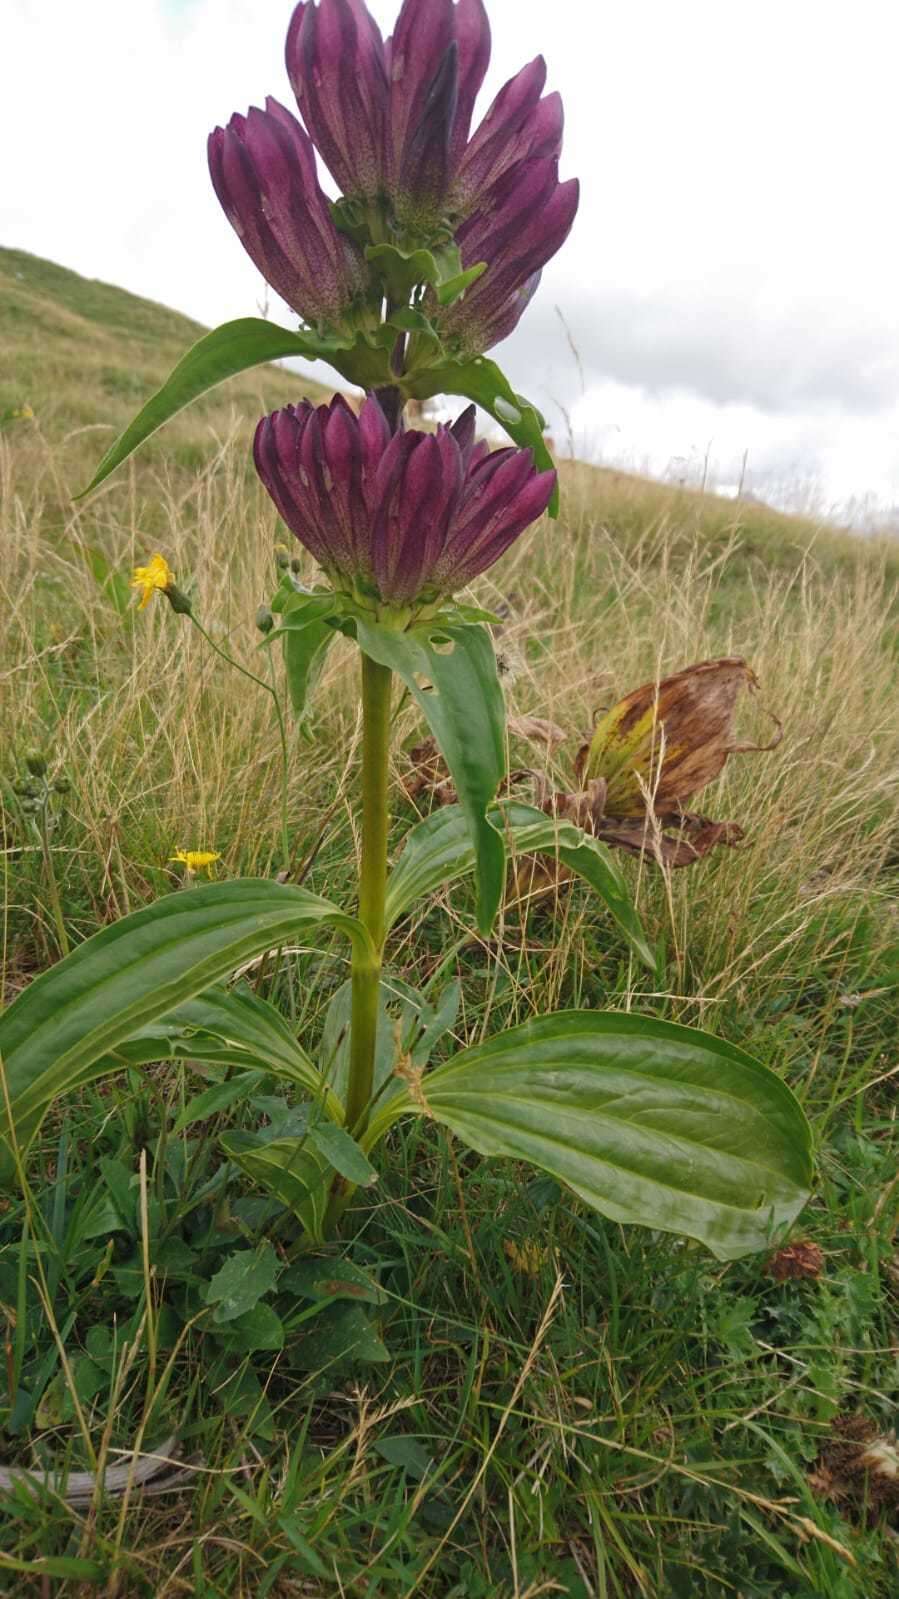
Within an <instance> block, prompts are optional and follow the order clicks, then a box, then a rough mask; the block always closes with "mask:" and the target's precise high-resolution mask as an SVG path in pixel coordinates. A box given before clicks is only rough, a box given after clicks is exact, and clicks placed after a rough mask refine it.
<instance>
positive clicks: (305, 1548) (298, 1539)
mask: <svg viewBox="0 0 899 1599" xmlns="http://www.w3.org/2000/svg"><path fill="white" fill-rule="evenodd" d="M276 1526H278V1527H280V1528H281V1531H282V1532H283V1534H284V1536H285V1538H286V1539H287V1541H288V1543H289V1544H290V1546H291V1548H292V1549H295V1550H296V1552H297V1554H298V1555H299V1556H300V1559H301V1560H302V1561H303V1562H304V1566H305V1569H306V1570H307V1571H308V1572H309V1574H310V1575H311V1576H313V1577H320V1578H321V1579H322V1580H323V1581H324V1582H327V1583H328V1584H329V1585H330V1583H331V1581H332V1580H333V1577H334V1572H333V1569H329V1568H328V1567H327V1566H326V1565H325V1562H324V1561H323V1560H322V1557H321V1555H320V1554H317V1553H316V1551H315V1549H314V1548H313V1546H312V1544H311V1543H310V1542H309V1539H308V1538H307V1537H305V1536H304V1534H303V1531H302V1527H301V1525H300V1512H299V1511H298V1510H295V1511H293V1513H292V1514H291V1515H283V1516H279V1517H278V1519H277V1522H276ZM269 1569H271V1568H269Z"/></svg>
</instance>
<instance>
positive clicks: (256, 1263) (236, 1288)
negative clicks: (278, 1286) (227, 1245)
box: [203, 1239, 278, 1322]
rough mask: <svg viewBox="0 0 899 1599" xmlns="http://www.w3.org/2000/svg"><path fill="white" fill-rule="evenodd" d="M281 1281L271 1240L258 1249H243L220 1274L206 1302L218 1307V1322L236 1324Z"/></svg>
mask: <svg viewBox="0 0 899 1599" xmlns="http://www.w3.org/2000/svg"><path fill="white" fill-rule="evenodd" d="M277 1279H278V1257H277V1255H276V1254H275V1251H274V1250H273V1248H272V1246H271V1244H270V1243H269V1242H268V1239H263V1240H262V1242H261V1243H260V1244H259V1245H258V1246H257V1248H256V1249H239V1250H237V1251H236V1252H235V1254H233V1255H229V1256H228V1259H227V1260H226V1261H225V1264H224V1266H222V1268H221V1270H220V1271H217V1272H216V1274H215V1276H214V1277H213V1278H212V1281H211V1282H210V1283H209V1286H208V1287H207V1289H206V1292H205V1294H204V1295H203V1298H204V1299H205V1301H206V1304H207V1305H214V1306H215V1312H214V1318H213V1319H214V1320H215V1321H216V1322H226V1321H236V1320H237V1317H238V1316H242V1315H243V1314H244V1312H245V1311H247V1310H252V1309H253V1306H254V1305H257V1304H258V1303H259V1300H260V1299H261V1298H262V1297H263V1295H264V1294H267V1293H270V1292H271V1290H272V1289H273V1288H274V1286H275V1283H276V1281H277Z"/></svg>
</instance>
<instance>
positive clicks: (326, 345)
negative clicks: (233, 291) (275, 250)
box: [75, 316, 352, 500]
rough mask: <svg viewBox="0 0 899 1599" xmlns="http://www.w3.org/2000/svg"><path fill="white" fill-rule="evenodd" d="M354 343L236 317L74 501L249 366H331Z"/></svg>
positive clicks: (177, 376) (194, 350)
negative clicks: (293, 359)
mask: <svg viewBox="0 0 899 1599" xmlns="http://www.w3.org/2000/svg"><path fill="white" fill-rule="evenodd" d="M351 342H352V341H347V340H346V339H336V338H329V339H320V338H317V337H316V336H315V334H313V333H292V332H291V331H290V330H289V329H288V328H279V327H277V326H276V325H275V324H274V323H273V322H266V321H264V320H262V319H261V318H260V317H252V316H245V317H238V319H237V321H235V322H225V323H223V325H222V326H221V327H220V328H215V329H214V330H213V332H212V333H205V334H204V335H203V337H202V339H198V340H197V343H196V344H194V345H193V346H192V347H191V348H190V349H189V350H188V352H187V354H186V355H183V356H182V357H181V360H180V361H179V362H178V365H177V366H176V367H175V368H174V371H173V372H172V373H171V375H170V376H169V377H168V378H167V379H166V381H165V383H164V384H163V385H162V388H161V389H158V390H157V392H156V393H155V394H154V395H152V396H151V398H150V399H149V400H148V401H147V403H146V405H145V406H144V407H143V409H142V410H141V411H139V412H138V414H137V416H136V417H135V418H134V421H133V422H130V423H129V424H128V426H127V427H126V429H125V431H124V433H122V434H120V436H119V437H118V438H117V439H116V441H115V443H114V444H112V445H111V446H110V448H109V449H108V450H107V451H106V454H105V455H104V457H103V459H102V461H101V462H100V465H99V466H98V467H97V470H96V472H95V473H94V475H93V477H92V478H91V481H90V483H89V484H88V485H87V488H86V489H82V491H81V493H80V494H78V495H76V496H75V498H76V499H79V500H80V499H83V498H84V496H85V494H90V493H91V491H92V490H93V489H95V488H97V487H98V486H99V484H101V483H102V482H103V480H104V478H107V477H109V474H110V472H114V471H115V469H116V467H117V466H121V464H122V462H123V461H127V459H128V457H129V455H131V454H132V453H133V451H134V450H136V449H137V447H138V445H139V444H143V442H144V440H145V439H148V438H149V437H150V435H151V433H155V432H156V429H157V428H159V427H161V426H162V424H163V422H168V421H169V420H170V418H171V417H173V416H175V415H177V413H178V412H179V411H183V409H184V407H185V406H186V405H190V403H191V401H192V400H196V399H198V398H199V396H200V395H201V394H205V393H206V392H207V390H209V389H213V388H215V387H216V385H217V384H219V383H223V382H224V380H225V378H231V377H234V376H235V375H236V374H237V373H238V372H245V371H246V370H247V368H248V367H251V366H260V365H261V364H262V363H264V362H267V361H277V360H279V359H280V358H281V357H282V356H285V355H302V356H305V358H306V360H308V361H315V360H316V359H319V358H321V359H323V360H326V361H330V360H331V359H332V357H333V356H334V355H338V354H339V353H340V352H341V351H345V350H347V349H348V348H349V345H350V343H351Z"/></svg>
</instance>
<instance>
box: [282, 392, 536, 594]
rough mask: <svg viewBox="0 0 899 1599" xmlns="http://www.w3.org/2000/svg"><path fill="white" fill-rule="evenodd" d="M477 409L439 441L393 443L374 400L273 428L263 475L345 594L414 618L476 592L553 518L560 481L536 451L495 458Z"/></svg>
mask: <svg viewBox="0 0 899 1599" xmlns="http://www.w3.org/2000/svg"><path fill="white" fill-rule="evenodd" d="M474 429H475V411H474V406H470V407H469V409H468V410H467V411H466V412H465V413H464V414H463V415H462V416H461V417H460V418H459V420H458V421H457V422H454V423H453V424H452V426H451V427H438V428H437V430H436V432H435V433H419V432H412V431H409V432H400V433H395V434H392V435H391V432H390V429H389V427H388V425H387V421H386V418H385V416H384V413H383V411H382V410H381V407H380V405H379V404H378V401H377V400H376V399H375V398H374V396H370V397H369V398H368V399H367V400H366V401H365V402H364V404H363V406H362V409H361V411H360V413H359V415H358V416H356V414H355V413H354V412H353V411H352V410H351V408H350V406H349V405H348V404H347V401H346V400H345V399H344V398H343V396H342V395H337V396H336V398H335V399H333V400H332V401H331V403H330V405H322V406H319V407H318V408H316V407H314V406H313V405H311V404H310V402H309V401H308V400H303V401H302V402H301V403H300V405H298V406H293V405H289V406H287V407H286V408H285V409H284V410H283V411H276V412H274V414H273V415H272V416H267V417H264V418H263V419H262V421H261V422H260V423H259V426H258V428H257V429H256V438H255V441H254V446H253V453H254V459H255V462H256V470H257V471H258V473H259V476H260V477H261V479H262V481H263V483H264V484H265V487H266V488H267V490H268V492H269V494H270V495H271V497H272V499H273V500H274V502H275V504H276V506H277V507H278V511H279V513H280V515H281V516H282V517H283V519H284V521H285V522H286V523H287V526H288V527H289V528H290V529H291V531H292V532H293V533H295V534H296V536H297V538H298V539H300V541H301V542H302V543H303V544H305V546H306V548H307V549H308V550H309V551H311V553H312V555H314V557H315V559H316V560H317V561H318V563H319V565H320V566H322V567H323V568H324V570H325V571H326V572H327V574H328V576H329V577H330V578H331V580H332V582H333V583H334V584H335V586H336V587H338V588H341V589H345V590H349V591H350V592H354V593H356V594H358V595H361V596H368V597H370V598H371V599H374V600H377V601H380V602H381V603H383V604H385V605H389V606H402V607H407V606H411V605H413V604H414V603H415V602H416V601H419V602H420V603H422V604H430V603H433V602H435V601H436V600H438V599H440V598H441V597H442V596H445V595H448V594H452V593H453V592H454V591H455V590H457V589H459V588H462V587H463V586H464V585H465V584H467V583H470V582H471V580H472V578H475V577H477V575H478V573H479V572H483V571H485V570H486V569H487V567H488V566H492V565H493V562H494V561H496V560H498V559H499V557H500V556H501V555H502V554H503V552H504V550H506V549H508V547H509V545H510V544H512V543H513V541H514V540H515V539H517V538H518V537H519V535H520V534H521V533H523V532H524V530H525V528H526V527H528V526H529V524H530V523H531V522H533V521H535V520H536V519H537V517H538V516H540V515H542V513H543V512H544V511H545V510H546V507H547V505H548V504H549V500H550V497H551V495H552V492H553V488H554V487H555V481H556V474H555V472H538V471H536V470H535V468H534V462H533V456H532V454H531V451H530V450H517V449H504V450H496V451H494V452H493V453H491V452H490V451H489V449H488V447H487V445H486V444H483V443H482V444H476V443H475V438H474Z"/></svg>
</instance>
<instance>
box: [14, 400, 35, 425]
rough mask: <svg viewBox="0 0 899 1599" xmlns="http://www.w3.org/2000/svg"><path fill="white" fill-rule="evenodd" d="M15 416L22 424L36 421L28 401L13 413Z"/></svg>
mask: <svg viewBox="0 0 899 1599" xmlns="http://www.w3.org/2000/svg"><path fill="white" fill-rule="evenodd" d="M13 416H14V417H16V418H17V419H18V421H20V422H33V421H34V412H33V411H32V409H31V406H30V405H29V404H28V401H27V400H26V401H25V404H24V405H19V406H17V407H16V409H15V410H14V411H13Z"/></svg>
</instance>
